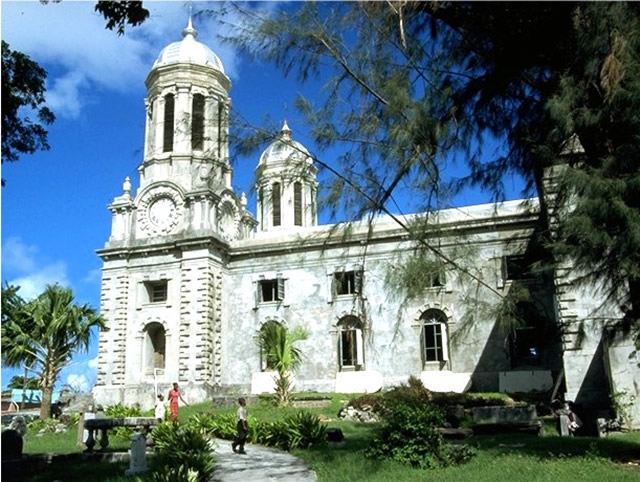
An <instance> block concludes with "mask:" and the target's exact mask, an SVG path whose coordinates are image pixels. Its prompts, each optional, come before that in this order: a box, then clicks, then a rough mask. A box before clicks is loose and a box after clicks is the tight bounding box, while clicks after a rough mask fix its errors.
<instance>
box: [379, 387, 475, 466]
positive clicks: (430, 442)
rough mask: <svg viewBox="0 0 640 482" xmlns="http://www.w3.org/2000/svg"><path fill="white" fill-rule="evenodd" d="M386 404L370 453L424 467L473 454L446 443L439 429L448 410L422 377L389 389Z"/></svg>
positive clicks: (470, 450) (446, 464)
mask: <svg viewBox="0 0 640 482" xmlns="http://www.w3.org/2000/svg"><path fill="white" fill-rule="evenodd" d="M382 405H383V411H382V415H383V417H384V424H383V427H382V430H381V433H380V437H379V438H377V439H375V440H374V441H373V442H372V444H371V446H370V447H369V448H368V449H367V455H369V456H371V457H375V458H379V457H383V458H390V459H393V460H395V461H397V462H401V463H405V464H408V465H411V466H413V467H419V468H423V469H426V468H436V467H446V466H449V465H453V464H457V463H461V462H465V461H467V460H469V459H470V458H471V457H472V456H473V454H474V452H473V450H472V449H471V448H469V447H466V446H456V447H454V446H451V445H448V444H446V443H445V442H444V439H443V437H442V435H441V434H440V432H438V427H441V426H442V424H443V422H444V418H445V414H444V410H443V409H442V408H441V407H438V406H436V405H434V404H433V403H432V402H431V392H430V391H429V390H427V389H426V388H424V386H423V385H422V383H421V382H420V380H418V379H413V380H412V379H410V382H409V385H402V386H399V387H396V388H394V389H393V390H390V391H389V392H386V393H385V394H383V401H382Z"/></svg>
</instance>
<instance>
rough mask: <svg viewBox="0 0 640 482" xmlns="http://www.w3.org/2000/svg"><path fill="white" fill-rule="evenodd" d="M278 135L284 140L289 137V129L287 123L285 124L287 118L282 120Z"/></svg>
mask: <svg viewBox="0 0 640 482" xmlns="http://www.w3.org/2000/svg"><path fill="white" fill-rule="evenodd" d="M280 137H282V138H283V139H285V140H290V139H291V129H289V124H287V119H285V120H284V124H282V129H280Z"/></svg>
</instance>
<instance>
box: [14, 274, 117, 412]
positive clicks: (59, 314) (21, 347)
mask: <svg viewBox="0 0 640 482" xmlns="http://www.w3.org/2000/svg"><path fill="white" fill-rule="evenodd" d="M10 289H11V288H10V287H6V288H3V295H4V292H5V291H7V290H10ZM16 296H17V295H16V294H15V292H14V293H13V295H12V297H13V301H16V300H17V298H16ZM96 328H99V329H106V325H105V323H104V320H103V319H102V317H100V316H99V315H98V314H97V313H96V311H95V310H94V309H93V308H91V307H90V306H89V305H87V304H84V305H78V304H75V303H74V302H73V292H72V291H71V289H69V288H63V287H62V286H60V285H58V284H55V285H48V286H47V287H46V288H45V290H44V292H43V293H42V294H40V295H39V296H38V297H37V298H36V299H34V300H32V301H29V302H28V303H22V302H20V301H19V300H18V301H16V302H15V303H14V304H13V306H12V307H11V309H10V311H9V312H8V313H7V318H6V319H3V321H2V361H3V363H4V364H5V365H7V366H10V367H17V366H20V365H22V364H23V363H26V364H28V365H29V366H30V367H31V371H33V372H35V373H36V374H37V376H38V378H39V379H40V383H41V386H42V389H43V400H42V406H41V409H40V418H43V419H45V418H48V417H49V415H50V408H51V405H50V400H51V394H52V392H53V386H54V384H55V382H56V380H57V379H58V376H59V375H60V371H61V370H62V369H63V368H64V367H65V366H66V364H67V363H68V362H69V360H70V359H71V357H72V356H73V355H74V354H75V353H77V352H82V351H87V350H88V349H89V344H90V341H91V337H92V335H93V331H94V330H95V329H96Z"/></svg>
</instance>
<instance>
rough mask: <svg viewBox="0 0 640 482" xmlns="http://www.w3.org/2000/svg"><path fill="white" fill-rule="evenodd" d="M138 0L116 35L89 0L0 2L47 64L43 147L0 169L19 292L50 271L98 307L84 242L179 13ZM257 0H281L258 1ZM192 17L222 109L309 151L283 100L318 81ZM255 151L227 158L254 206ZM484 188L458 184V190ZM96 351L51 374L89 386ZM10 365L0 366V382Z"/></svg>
mask: <svg viewBox="0 0 640 482" xmlns="http://www.w3.org/2000/svg"><path fill="white" fill-rule="evenodd" d="M144 3H145V7H146V8H148V9H149V10H150V11H151V17H150V18H149V19H148V20H147V21H146V22H145V23H144V24H143V25H142V26H140V27H136V28H128V30H127V33H126V34H125V35H124V36H118V35H116V33H115V32H113V31H108V30H106V29H105V28H104V25H105V21H104V19H103V18H102V17H101V16H99V15H98V14H97V13H95V12H94V10H93V8H94V5H95V2H75V1H68V0H65V1H62V2H60V3H50V4H47V5H43V4H41V3H39V2H36V1H31V2H7V1H3V2H2V38H3V40H5V41H7V42H8V43H9V44H10V47H11V48H12V49H14V50H19V51H22V52H24V53H26V54H27V55H29V56H30V57H31V58H32V59H33V60H35V61H36V62H38V63H39V64H40V65H42V66H43V67H44V68H45V69H46V70H47V72H48V79H47V103H48V105H49V106H50V108H51V109H52V110H53V111H54V113H55V114H56V117H57V119H56V121H55V123H54V124H53V125H52V126H51V127H50V129H49V143H50V145H51V149H50V150H49V151H46V152H39V153H36V154H34V155H30V156H23V157H22V158H21V159H20V160H19V161H18V162H16V163H11V164H4V165H3V168H2V177H3V178H5V179H6V180H7V186H6V187H5V188H3V189H2V280H3V281H5V280H8V281H9V282H10V283H12V284H17V285H20V286H21V294H22V295H23V296H24V297H26V298H29V297H33V296H35V295H37V294H38V293H39V292H41V291H42V289H43V288H44V286H45V285H46V284H49V283H55V282H59V283H60V284H62V285H65V286H70V287H71V288H72V289H73V290H74V293H75V294H76V300H77V302H81V303H89V304H91V305H92V306H94V307H96V308H98V307H99V300H100V269H101V266H102V262H101V260H100V259H99V258H98V256H97V255H96V254H95V250H96V249H98V248H101V247H102V246H103V245H104V243H105V241H106V240H107V239H108V237H109V232H110V227H111V215H110V213H109V211H108V210H107V209H106V206H107V204H109V203H110V202H111V200H112V199H113V198H114V196H118V195H120V194H121V192H122V182H123V180H124V178H125V176H130V177H131V180H132V182H133V184H134V188H135V187H136V186H137V166H138V165H139V164H140V162H141V160H142V148H143V136H144V102H143V98H144V96H145V93H146V92H145V87H144V79H145V77H146V75H147V73H148V71H149V69H150V67H151V65H152V63H153V61H154V60H155V58H156V56H157V55H158V54H159V52H160V51H161V50H162V48H163V47H164V46H165V45H167V44H168V43H170V42H173V41H177V40H180V39H181V38H182V37H181V31H182V29H183V28H184V27H185V26H186V22H187V18H188V11H189V3H188V2H167V1H165V2H146V1H145V2H144ZM205 6H206V5H205V4H204V2H193V7H192V8H193V11H194V12H197V11H198V10H199V9H201V8H203V7H205ZM262 8H264V9H266V10H273V9H276V8H282V6H281V5H280V4H276V3H268V4H265V5H263V6H262ZM288 8H291V5H290V4H289V6H288ZM194 26H195V28H196V29H197V30H198V32H199V36H198V40H199V41H201V42H203V43H205V44H207V45H208V46H209V47H211V49H212V50H213V51H214V52H216V53H217V54H218V56H219V57H220V58H221V60H222V62H223V64H224V66H225V71H226V73H227V74H228V75H229V77H230V78H231V81H232V89H231V97H232V104H233V108H234V109H235V110H236V111H237V112H239V113H240V114H242V115H243V116H244V117H245V118H247V119H248V120H249V121H250V122H251V123H253V124H255V125H260V124H261V123H263V122H264V116H266V115H268V116H271V118H273V119H278V120H279V119H282V118H283V117H284V116H285V115H286V117H287V119H288V121H289V125H290V126H291V128H292V129H293V136H294V138H295V139H296V140H299V141H301V142H302V143H303V144H305V145H306V146H307V147H308V148H309V149H310V150H311V151H312V152H313V151H314V148H313V147H314V146H313V144H312V142H311V141H310V140H309V138H308V137H306V136H305V135H304V128H303V126H302V122H301V121H300V120H299V117H298V115H297V114H296V113H295V111H294V109H293V108H292V106H293V105H294V99H295V97H296V95H297V94H298V93H303V94H305V95H306V96H308V97H310V98H313V92H314V91H315V90H317V89H318V88H319V86H320V84H319V83H318V82H312V83H310V84H307V85H304V86H302V85H299V84H298V83H297V82H296V81H295V79H291V78H289V79H285V78H284V77H283V76H282V74H281V73H280V72H278V71H276V70H275V69H274V68H272V67H271V66H269V65H264V64H259V63H256V62H255V61H251V60H250V59H248V58H246V57H244V56H242V55H240V54H239V53H238V52H236V51H234V50H233V48H231V47H229V46H226V45H221V43H220V41H219V40H218V39H217V37H216V31H215V29H216V26H215V24H214V22H212V21H210V20H205V19H202V20H197V19H196V21H194ZM232 157H234V156H233V153H232ZM258 157H259V154H256V155H255V156H253V157H250V158H236V159H235V160H234V162H233V167H234V177H233V186H234V189H235V190H236V192H242V191H245V192H246V193H247V195H249V207H250V208H251V209H252V210H254V211H255V201H254V198H253V196H251V195H250V187H251V183H252V181H253V171H254V169H255V167H256V165H257V161H258ZM516 188H517V186H512V190H515V191H517V189H516ZM486 199H488V196H486V197H485V198H483V197H482V196H479V195H478V193H469V194H468V195H465V196H463V197H461V198H460V201H461V203H462V204H464V203H469V204H472V203H478V202H483V201H485V200H486ZM322 219H323V218H322V216H321V220H322ZM325 220H326V218H325ZM96 353H97V343H96V341H95V340H94V343H93V344H92V348H91V350H90V352H89V353H88V354H85V355H80V356H77V357H76V358H74V360H73V363H72V364H71V365H70V366H69V367H68V368H66V369H65V370H64V372H63V374H62V376H61V380H60V382H61V383H72V384H74V385H76V386H77V387H78V388H81V389H87V388H89V387H90V386H91V385H92V384H93V383H94V382H95V364H96V363H95V362H96V360H95V357H96ZM16 373H19V371H16V370H8V369H5V368H3V369H2V386H3V387H5V386H6V384H7V383H8V381H9V379H10V377H11V376H12V375H14V374H16Z"/></svg>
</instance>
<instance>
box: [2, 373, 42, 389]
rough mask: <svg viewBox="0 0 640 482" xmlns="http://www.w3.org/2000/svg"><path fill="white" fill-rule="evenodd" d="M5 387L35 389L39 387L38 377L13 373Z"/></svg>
mask: <svg viewBox="0 0 640 482" xmlns="http://www.w3.org/2000/svg"><path fill="white" fill-rule="evenodd" d="M7 388H10V389H14V388H17V389H18V390H22V389H27V390H37V389H38V388H40V380H39V379H38V377H25V376H22V375H15V376H13V377H11V380H9V383H8V384H7Z"/></svg>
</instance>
